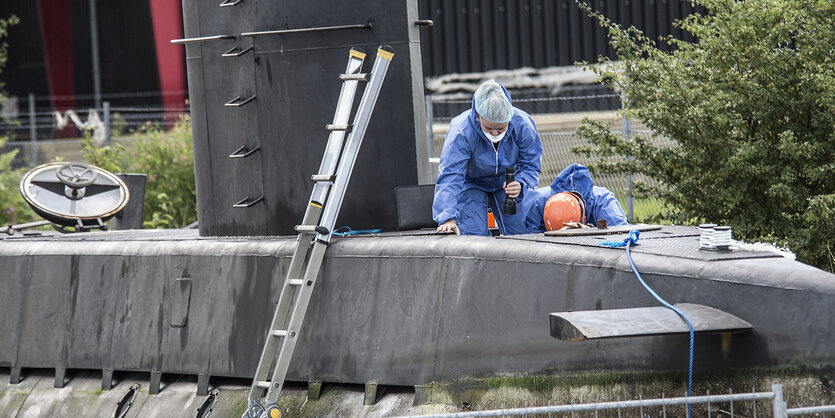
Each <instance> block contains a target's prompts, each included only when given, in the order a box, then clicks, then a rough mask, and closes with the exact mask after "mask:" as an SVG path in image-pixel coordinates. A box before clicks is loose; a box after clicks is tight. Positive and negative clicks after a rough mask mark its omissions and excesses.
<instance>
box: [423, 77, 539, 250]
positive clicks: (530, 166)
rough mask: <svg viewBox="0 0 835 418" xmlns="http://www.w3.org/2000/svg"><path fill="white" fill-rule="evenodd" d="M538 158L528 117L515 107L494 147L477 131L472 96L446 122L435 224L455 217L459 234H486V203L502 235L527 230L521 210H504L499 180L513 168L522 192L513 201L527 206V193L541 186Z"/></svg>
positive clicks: (434, 207)
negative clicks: (508, 212)
mask: <svg viewBox="0 0 835 418" xmlns="http://www.w3.org/2000/svg"><path fill="white" fill-rule="evenodd" d="M502 90H504V94H505V96H506V97H507V99H508V100H510V94H509V93H508V92H507V90H506V89H505V88H504V87H502ZM511 103H512V102H511ZM541 156H542V142H541V141H540V139H539V132H537V130H536V125H534V122H533V119H532V118H531V116H530V115H528V114H527V113H525V112H524V111H522V110H520V109H517V108H515V107H514V108H513V117H512V118H511V119H510V122H508V126H507V134H505V136H504V138H502V140H501V141H500V142H499V147H498V150H496V148H494V147H493V143H492V142H490V140H489V139H487V137H486V136H485V135H484V132H483V131H482V130H481V124H480V123H479V121H478V113H477V112H476V110H475V99H473V104H472V108H471V109H470V110H468V111H466V112H464V113H462V114H460V115H458V116H456V117H455V118H454V119H453V120H452V121H451V122H450V124H449V130H448V131H447V134H446V139H445V140H444V149H443V151H442V152H441V163H440V167H439V173H438V180H437V182H436V184H435V200H434V202H433V204H432V217H433V218H434V219H435V221H436V222H437V223H438V225H440V224H442V223H444V222H446V221H448V220H450V219H455V222H456V223H457V224H458V228H459V230H460V232H461V234H463V235H490V232H489V230H488V229H487V207H488V206H489V207H490V209H491V210H492V211H493V216H494V217H495V218H496V224H497V225H498V226H499V230H500V232H501V233H502V234H506V235H511V234H523V233H526V232H528V228H527V227H526V226H525V217H526V212H525V211H523V210H519V211H518V212H517V214H516V215H505V214H503V213H502V207H503V206H504V201H505V192H504V189H503V188H502V184H503V183H504V181H505V169H506V168H507V167H515V168H516V181H518V182H519V183H520V184H521V185H522V193H521V194H520V195H519V197H517V198H516V200H517V203H518V206H519V208H520V209H522V208H524V207H526V206H528V205H526V204H525V199H527V196H526V194H527V192H532V191H533V190H532V189H533V188H535V187H537V186H538V185H539V171H540V164H541V163H540V157H541ZM540 218H542V215H540Z"/></svg>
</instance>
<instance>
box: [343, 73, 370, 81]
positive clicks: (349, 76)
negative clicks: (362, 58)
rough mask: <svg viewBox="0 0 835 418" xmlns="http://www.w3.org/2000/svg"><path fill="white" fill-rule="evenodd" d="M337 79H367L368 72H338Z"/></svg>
mask: <svg viewBox="0 0 835 418" xmlns="http://www.w3.org/2000/svg"><path fill="white" fill-rule="evenodd" d="M339 79H340V80H342V81H348V80H356V81H368V73H357V74H340V75H339Z"/></svg>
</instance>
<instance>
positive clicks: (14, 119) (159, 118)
mask: <svg viewBox="0 0 835 418" xmlns="http://www.w3.org/2000/svg"><path fill="white" fill-rule="evenodd" d="M174 94H177V95H183V94H185V92H179V91H174V92H159V91H155V92H132V93H112V94H104V95H102V98H103V99H104V100H105V101H104V102H103V103H102V106H99V107H96V106H95V105H93V104H92V103H91V101H92V99H91V98H92V96H89V95H77V96H36V95H33V94H30V95H28V96H27V97H11V98H9V99H8V100H7V101H6V102H5V103H4V107H3V115H2V116H3V117H0V137H3V136H5V137H8V138H10V140H12V141H15V142H18V141H38V142H40V141H42V140H50V139H55V138H79V137H84V136H85V135H86V134H87V130H88V129H89V130H93V129H94V125H97V124H99V123H101V124H105V125H107V128H108V129H109V132H111V133H112V134H113V136H120V135H124V134H127V133H131V132H137V131H141V130H142V129H143V128H147V126H149V125H157V126H160V127H164V128H167V127H171V126H173V125H174V124H175V123H177V121H178V120H179V118H180V116H181V115H185V114H188V112H189V105H188V101H185V102H183V103H182V104H180V105H176V106H170V105H169V106H167V107H166V106H164V105H161V104H160V103H163V102H165V98H166V97H167V96H170V95H174ZM70 98H71V99H73V101H74V102H75V103H77V104H78V103H84V104H89V106H77V107H76V108H75V109H72V110H60V111H56V110H54V109H53V108H52V106H53V104H54V103H61V100H68V99H70ZM145 102H150V104H145ZM154 102H156V104H154ZM107 122H109V123H107ZM79 125H81V126H79Z"/></svg>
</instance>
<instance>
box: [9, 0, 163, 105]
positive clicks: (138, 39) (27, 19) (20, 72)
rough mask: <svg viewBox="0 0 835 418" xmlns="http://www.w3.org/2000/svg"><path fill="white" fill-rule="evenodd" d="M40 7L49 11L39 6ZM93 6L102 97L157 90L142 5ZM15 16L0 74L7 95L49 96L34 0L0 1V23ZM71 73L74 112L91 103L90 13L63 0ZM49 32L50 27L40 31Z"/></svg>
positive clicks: (82, 2) (122, 100) (120, 100)
mask: <svg viewBox="0 0 835 418" xmlns="http://www.w3.org/2000/svg"><path fill="white" fill-rule="evenodd" d="M43 3H44V4H45V7H49V6H50V4H49V3H50V2H49V1H44V2H43ZM96 4H97V22H98V31H99V54H100V60H101V66H100V67H101V80H102V93H104V94H111V95H112V94H116V93H133V92H154V91H159V89H160V87H159V76H158V71H157V62H156V53H155V50H154V35H153V28H152V23H151V13H150V7H149V4H148V2H147V1H119V2H114V1H104V0H99V1H97V2H96ZM11 15H16V16H17V17H19V18H20V23H19V24H17V25H15V26H13V27H12V28H11V29H10V30H9V36H8V38H7V39H6V42H7V43H8V44H9V54H8V62H7V63H6V67H5V68H4V69H3V70H2V73H0V81H3V82H4V83H5V91H6V92H7V93H8V94H9V95H13V96H20V97H25V96H26V95H28V94H29V93H34V94H35V95H37V96H46V95H49V94H51V92H50V91H49V86H48V82H47V72H46V62H45V58H44V49H43V41H42V31H41V27H40V25H39V20H38V7H37V2H36V1H34V0H6V1H3V2H0V18H5V17H8V16H11ZM68 18H69V22H70V28H71V45H72V55H73V61H72V70H73V73H74V87H75V94H76V103H75V105H76V106H77V107H81V108H84V107H88V106H91V105H92V104H93V98H92V94H93V71H92V54H91V46H90V9H89V2H88V1H87V0H69V16H68ZM44 30H47V31H48V30H50V27H46V28H44ZM127 96H129V97H111V98H108V100H110V101H111V102H112V104H113V105H120V104H125V105H128V104H131V105H134V104H156V103H157V102H159V98H158V97H149V96H138V97H137V96H131V95H127Z"/></svg>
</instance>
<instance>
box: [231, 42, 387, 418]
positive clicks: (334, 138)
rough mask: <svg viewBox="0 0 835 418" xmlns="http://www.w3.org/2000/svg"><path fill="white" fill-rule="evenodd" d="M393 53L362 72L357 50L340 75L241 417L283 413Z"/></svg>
mask: <svg viewBox="0 0 835 418" xmlns="http://www.w3.org/2000/svg"><path fill="white" fill-rule="evenodd" d="M393 57H394V51H393V49H392V48H391V47H389V46H381V47H380V48H378V49H377V58H376V59H375V61H374V65H373V67H372V68H371V72H370V73H367V74H366V73H361V72H360V71H361V69H362V64H363V61H364V60H365V54H364V53H362V52H360V51H357V50H354V49H352V50H351V52H350V54H349V58H348V66H347V68H346V70H345V73H344V74H341V75H340V76H339V78H340V79H341V80H342V81H343V84H342V89H341V91H340V93H339V100H338V102H337V105H336V113H335V115H334V119H333V123H332V124H330V125H327V129H328V130H329V131H330V135H329V136H328V143H327V145H326V147H325V155H324V157H323V158H322V163H321V165H320V166H319V172H318V174H315V175H313V176H312V177H311V179H312V180H313V181H314V182H315V183H314V186H313V192H312V193H311V197H310V202H309V203H308V205H307V209H306V210H305V214H304V220H303V221H302V224H301V225H297V226H296V228H295V229H296V232H298V237H297V238H296V243H297V245H296V249H295V251H294V252H293V258H292V261H291V262H290V268H289V269H288V271H287V276H286V277H285V279H284V285H283V287H282V290H281V296H280V297H279V299H278V306H276V309H275V314H274V315H273V320H272V324H271V325H270V329H269V331H268V333H267V340H266V342H265V343H264V348H263V350H262V352H261V359H260V360H259V361H258V368H257V369H256V372H255V377H254V379H253V381H252V387H251V388H250V391H249V400H248V404H247V410H246V411H245V412H244V414H243V416H242V418H262V417H269V418H278V417H280V416H281V410H280V409H279V408H278V405H277V401H278V396H279V394H280V393H281V389H282V387H283V385H284V379H285V377H286V375H287V369H288V368H289V366H290V359H291V358H292V357H293V351H294V349H295V347H296V342H297V340H298V336H299V332H300V330H301V326H302V322H303V321H304V316H305V313H306V312H307V306H308V303H309V302H310V296H311V294H312V293H313V288H314V286H315V285H316V279H317V278H318V276H319V271H320V269H321V267H322V259H323V258H324V255H325V250H326V249H327V247H328V244H329V243H330V239H331V235H332V232H333V227H334V224H335V223H336V217H337V215H338V214H339V209H340V207H341V206H342V200H343V198H344V197H345V190H346V188H347V186H348V181H349V180H350V178H351V172H352V171H353V168H354V163H355V162H356V159H357V154H358V152H359V148H360V145H361V144H362V140H363V137H364V136H365V131H366V129H367V128H368V122H369V120H370V118H371V113H372V112H373V111H374V105H375V104H376V102H377V97H378V96H379V93H380V87H381V86H382V84H383V80H384V79H385V77H386V72H387V71H388V67H389V64H390V63H391V60H392V58H393ZM360 81H364V82H367V84H366V86H365V90H364V91H363V95H362V99H360V103H359V106H358V108H357V112H356V115H355V117H354V123H353V124H349V123H348V119H349V117H350V115H351V108H352V107H353V104H354V95H355V93H356V90H357V85H358V84H359V82H360ZM346 133H347V140H345V136H346ZM314 238H315V239H314ZM273 364H274V365H275V367H274V369H273V374H272V378H271V379H270V380H267V375H268V373H269V371H270V368H271V367H272V365H273ZM264 390H267V396H266V402H265V404H264V406H262V405H261V403H260V398H261V397H262V396H263V394H264ZM265 407H266V408H265Z"/></svg>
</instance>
